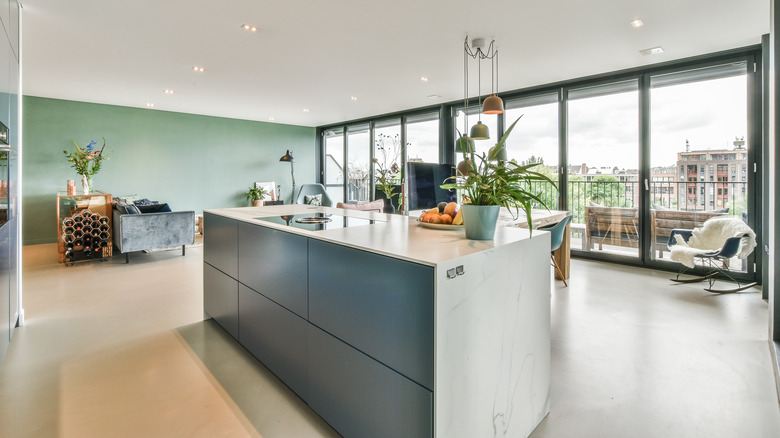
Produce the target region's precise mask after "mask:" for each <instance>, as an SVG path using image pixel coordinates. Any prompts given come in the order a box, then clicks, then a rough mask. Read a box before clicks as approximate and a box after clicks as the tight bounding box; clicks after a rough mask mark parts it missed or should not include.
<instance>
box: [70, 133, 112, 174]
mask: <svg viewBox="0 0 780 438" xmlns="http://www.w3.org/2000/svg"><path fill="white" fill-rule="evenodd" d="M96 144H97V142H96V141H95V140H92V141H91V142H89V144H88V145H86V146H85V147H83V148H82V147H80V146H79V145H78V144H77V143H76V140H73V146H75V147H76V150H75V151H74V152H68V151H62V152H63V153H64V154H65V156H66V157H67V158H68V161H69V162H70V163H71V166H72V167H73V168H74V169H76V173H78V174H79V175H82V176H86V177H87V178H89V179H91V178H92V177H93V176H94V175H95V174H96V173H98V172H99V171H100V166H101V164H103V160H107V159H108V152H107V151H106V150H105V149H106V138H105V137H103V147H101V148H100V150H96V148H95V145H96Z"/></svg>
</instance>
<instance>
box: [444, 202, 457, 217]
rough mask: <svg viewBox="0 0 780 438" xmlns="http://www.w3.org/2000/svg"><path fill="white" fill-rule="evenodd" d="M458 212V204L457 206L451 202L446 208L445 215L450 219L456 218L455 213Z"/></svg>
mask: <svg viewBox="0 0 780 438" xmlns="http://www.w3.org/2000/svg"><path fill="white" fill-rule="evenodd" d="M457 210H458V204H456V203H454V202H450V203H449V204H447V206H446V207H444V214H447V215H449V216H450V217H454V216H455V211H457Z"/></svg>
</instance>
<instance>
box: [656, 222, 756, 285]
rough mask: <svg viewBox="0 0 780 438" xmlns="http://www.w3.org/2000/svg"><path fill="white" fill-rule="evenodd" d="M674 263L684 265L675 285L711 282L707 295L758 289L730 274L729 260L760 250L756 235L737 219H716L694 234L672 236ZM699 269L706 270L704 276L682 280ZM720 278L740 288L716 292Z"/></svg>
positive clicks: (684, 232) (677, 232)
mask: <svg viewBox="0 0 780 438" xmlns="http://www.w3.org/2000/svg"><path fill="white" fill-rule="evenodd" d="M668 246H669V251H670V252H671V259H672V260H674V261H676V262H679V263H681V264H682V268H681V269H680V272H679V273H678V274H677V277H676V278H673V279H672V281H676V282H679V283H695V282H699V281H704V280H707V281H708V283H709V286H708V287H706V288H704V290H706V291H707V292H714V293H731V292H738V291H741V290H745V289H748V288H750V287H753V286H755V285H756V283H755V282H753V283H750V284H741V283H740V282H739V281H737V280H736V279H734V277H732V276H731V275H730V274H729V272H728V265H729V260H730V259H732V258H733V257H738V258H740V259H744V258H747V256H749V255H750V253H752V252H753V249H754V248H755V247H756V233H754V232H753V230H752V229H751V228H750V227H749V226H748V225H747V224H746V223H745V222H743V221H742V220H740V219H738V218H733V217H728V216H727V217H714V218H711V219H708V220H707V221H706V222H704V225H703V226H702V227H701V228H696V229H693V230H683V229H674V230H672V232H671V234H670V235H669V242H668ZM697 262H698V265H699V266H700V267H703V268H705V270H706V272H705V273H704V274H703V275H700V276H697V277H695V278H691V279H680V275H681V274H683V273H684V272H685V271H686V270H688V269H691V268H695V267H696V266H697ZM719 276H723V277H726V278H728V279H729V280H731V281H733V282H735V283H736V284H737V287H735V288H730V289H715V288H714V287H713V285H714V284H715V281H716V280H717V278H718V277H719Z"/></svg>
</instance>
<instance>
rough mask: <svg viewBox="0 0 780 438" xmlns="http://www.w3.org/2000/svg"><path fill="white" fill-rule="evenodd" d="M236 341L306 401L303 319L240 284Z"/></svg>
mask: <svg viewBox="0 0 780 438" xmlns="http://www.w3.org/2000/svg"><path fill="white" fill-rule="evenodd" d="M238 301H239V303H240V306H239V310H238V312H239V313H238V322H239V328H238V333H239V338H238V341H239V342H240V343H241V345H243V346H244V347H245V348H246V349H247V350H249V352H250V353H252V354H253V355H254V356H255V357H256V358H258V359H259V360H260V362H262V363H263V364H264V365H265V366H266V367H267V368H268V369H269V370H271V372H272V373H274V374H276V376H277V377H279V379H280V380H281V381H282V382H284V383H285V384H286V385H287V386H289V387H290V389H292V390H293V391H295V393H296V394H298V396H299V397H301V398H302V399H303V400H306V387H307V385H306V332H307V327H308V325H309V323H308V322H306V320H304V319H302V318H301V317H299V316H298V315H296V314H294V313H292V312H290V311H289V310H287V309H285V308H283V307H281V306H280V305H278V304H276V303H274V302H273V301H271V300H269V299H268V298H266V297H264V296H263V295H261V294H259V293H257V292H255V291H253V290H252V289H250V288H248V287H246V286H244V285H243V284H240V285H239V286H238Z"/></svg>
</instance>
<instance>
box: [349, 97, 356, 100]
mask: <svg viewBox="0 0 780 438" xmlns="http://www.w3.org/2000/svg"><path fill="white" fill-rule="evenodd" d="M349 100H353V101H354V100H357V97H355V96H350V97H349Z"/></svg>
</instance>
